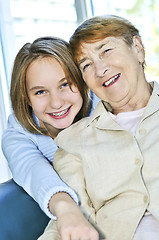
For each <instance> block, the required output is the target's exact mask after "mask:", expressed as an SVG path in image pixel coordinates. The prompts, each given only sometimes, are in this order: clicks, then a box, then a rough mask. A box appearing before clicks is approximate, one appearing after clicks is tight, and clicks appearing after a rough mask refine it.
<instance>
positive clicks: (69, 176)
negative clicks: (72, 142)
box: [53, 148, 95, 224]
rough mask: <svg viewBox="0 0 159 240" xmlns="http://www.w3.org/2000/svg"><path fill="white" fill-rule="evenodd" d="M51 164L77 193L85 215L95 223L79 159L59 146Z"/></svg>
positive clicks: (93, 210)
mask: <svg viewBox="0 0 159 240" xmlns="http://www.w3.org/2000/svg"><path fill="white" fill-rule="evenodd" d="M53 166H54V168H55V170H56V171H57V172H58V174H59V175H60V177H61V178H62V179H63V181H65V182H66V183H67V184H68V185H69V186H70V187H71V188H72V189H74V191H76V193H77V194H78V197H79V200H80V207H81V210H82V212H83V213H84V215H85V217H86V218H87V219H88V220H89V221H90V222H91V223H93V224H95V209H94V207H93V204H92V202H91V200H90V198H89V196H88V194H87V191H86V183H85V179H84V174H83V169H82V161H81V159H80V158H79V157H78V156H75V155H73V154H71V153H68V152H67V151H65V150H63V149H61V148H59V149H58V150H57V152H56V153H55V156H54V162H53Z"/></svg>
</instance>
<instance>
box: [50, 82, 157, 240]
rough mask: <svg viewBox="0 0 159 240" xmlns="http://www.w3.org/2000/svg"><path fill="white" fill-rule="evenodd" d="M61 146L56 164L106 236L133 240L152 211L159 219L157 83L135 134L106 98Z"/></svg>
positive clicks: (63, 135)
mask: <svg viewBox="0 0 159 240" xmlns="http://www.w3.org/2000/svg"><path fill="white" fill-rule="evenodd" d="M56 144H57V145H58V146H59V147H60V149H59V150H58V151H57V153H56V154H55V157H54V168H55V169H56V170H57V171H58V172H59V174H60V176H61V177H62V179H63V180H64V181H65V182H67V183H68V184H69V185H70V186H71V187H72V188H73V189H74V190H75V191H76V192H77V193H78V195H79V198H80V200H81V205H82V208H83V211H84V212H85V214H86V215H87V216H88V218H89V219H90V221H93V222H94V223H95V224H96V225H97V226H98V228H99V229H100V231H101V232H102V233H103V234H104V235H105V237H106V239H108V240H131V239H132V238H133V235H134V233H135V230H136V228H137V226H138V224H139V222H140V220H141V218H142V216H143V215H144V213H145V211H146V210H147V209H148V211H150V212H151V213H152V214H153V215H154V216H155V217H156V218H157V219H158V220H159V85H158V84H157V83H154V89H153V93H152V96H151V98H150V100H149V102H148V105H147V107H146V109H145V111H144V114H143V116H142V119H141V121H140V123H139V124H138V127H137V131H136V135H135V136H133V135H132V134H131V133H130V132H128V131H126V130H124V129H122V128H121V127H120V126H119V125H118V124H117V123H116V122H115V121H113V120H112V118H111V117H110V115H109V114H108V112H107V110H106V109H105V107H104V104H103V103H102V102H100V103H99V104H98V105H97V107H96V109H95V111H94V113H93V115H92V116H91V117H90V118H86V119H82V120H81V121H80V122H78V123H76V124H73V125H72V126H71V127H69V128H68V129H66V130H64V131H62V132H61V133H60V134H59V135H58V137H57V139H56ZM62 149H63V150H62Z"/></svg>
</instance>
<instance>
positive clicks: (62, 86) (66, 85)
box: [61, 82, 69, 88]
mask: <svg viewBox="0 0 159 240" xmlns="http://www.w3.org/2000/svg"><path fill="white" fill-rule="evenodd" d="M68 86H69V85H68V82H65V83H63V84H62V85H61V88H64V87H68Z"/></svg>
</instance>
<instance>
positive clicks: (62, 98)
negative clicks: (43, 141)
mask: <svg viewBox="0 0 159 240" xmlns="http://www.w3.org/2000/svg"><path fill="white" fill-rule="evenodd" d="M26 86H27V92H28V96H29V100H30V105H31V107H32V109H33V112H34V114H35V115H36V116H37V118H38V119H39V120H41V121H42V122H43V123H45V126H46V127H47V129H48V130H49V132H50V133H55V132H57V133H58V131H60V130H61V129H64V128H66V127H68V126H70V125H71V124H72V122H73V121H74V118H75V116H76V115H77V113H78V112H79V111H80V109H81V107H82V103H83V100H82V97H81V95H80V92H79V91H78V89H77V88H76V87H75V86H74V85H73V84H72V90H71V89H70V88H69V86H68V83H67V79H66V76H65V73H64V71H63V69H62V67H61V65H60V64H59V62H58V61H57V60H56V59H54V58H50V57H48V58H40V59H36V60H35V61H34V62H32V63H31V64H30V66H29V67H28V70H27V73H26Z"/></svg>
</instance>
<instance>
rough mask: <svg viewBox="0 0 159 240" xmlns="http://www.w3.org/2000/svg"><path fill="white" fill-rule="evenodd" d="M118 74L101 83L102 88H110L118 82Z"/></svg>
mask: <svg viewBox="0 0 159 240" xmlns="http://www.w3.org/2000/svg"><path fill="white" fill-rule="evenodd" d="M120 75H121V74H120V73H118V74H117V75H115V76H114V77H111V78H110V79H108V80H106V81H105V82H104V83H103V86H104V87H110V86H111V85H113V84H114V83H115V82H116V81H118V80H119V77H120Z"/></svg>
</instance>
